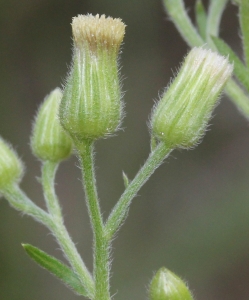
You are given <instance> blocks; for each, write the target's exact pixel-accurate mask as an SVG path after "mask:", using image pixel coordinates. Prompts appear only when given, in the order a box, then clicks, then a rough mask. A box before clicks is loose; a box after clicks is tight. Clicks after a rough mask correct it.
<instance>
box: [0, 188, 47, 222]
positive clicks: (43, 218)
mask: <svg viewBox="0 0 249 300" xmlns="http://www.w3.org/2000/svg"><path fill="white" fill-rule="evenodd" d="M1 193H2V194H3V196H4V197H5V198H6V199H7V200H8V201H9V203H10V205H11V206H12V207H14V208H15V209H17V210H19V211H20V212H22V213H24V214H27V215H29V216H31V217H33V218H34V219H36V220H37V221H39V222H41V223H42V224H44V225H45V226H46V227H48V228H50V227H51V224H52V223H53V222H52V219H51V217H50V215H49V214H48V213H47V212H45V211H44V210H43V209H41V208H40V207H39V206H37V205H36V204H35V203H34V202H33V201H31V200H30V199H29V198H28V197H27V195H26V194H25V193H24V192H23V191H22V190H21V189H20V187H19V186H18V185H16V184H13V185H10V186H8V187H6V188H5V189H4V191H1Z"/></svg>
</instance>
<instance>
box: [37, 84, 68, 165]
mask: <svg viewBox="0 0 249 300" xmlns="http://www.w3.org/2000/svg"><path fill="white" fill-rule="evenodd" d="M61 98H62V93H61V90H60V89H59V88H57V89H55V90H54V91H52V92H51V93H50V94H49V95H48V96H47V97H46V98H45V100H44V102H43V103H42V104H41V106H40V108H39V110H38V113H37V117H36V120H35V122H34V127H33V134H32V137H31V147H32V150H33V153H34V154H35V156H37V157H38V158H39V159H41V160H43V161H46V160H49V161H53V162H59V161H61V160H64V159H66V158H67V157H68V156H69V155H70V154H71V150H72V141H71V139H70V137H69V136H68V135H67V133H66V132H65V131H64V130H63V128H62V126H61V124H60V121H59V117H58V111H59V105H60V101H61Z"/></svg>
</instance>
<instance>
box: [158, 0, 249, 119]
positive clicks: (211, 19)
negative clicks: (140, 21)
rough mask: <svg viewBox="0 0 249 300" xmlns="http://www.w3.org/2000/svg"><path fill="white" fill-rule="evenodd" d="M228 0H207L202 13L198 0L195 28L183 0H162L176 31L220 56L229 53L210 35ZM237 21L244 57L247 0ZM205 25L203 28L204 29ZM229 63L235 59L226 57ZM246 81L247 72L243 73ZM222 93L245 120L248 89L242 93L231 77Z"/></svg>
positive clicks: (247, 39)
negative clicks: (238, 21) (240, 32)
mask: <svg viewBox="0 0 249 300" xmlns="http://www.w3.org/2000/svg"><path fill="white" fill-rule="evenodd" d="M228 1H229V0H221V1H217V0H210V1H209V8H208V12H207V15H206V12H205V10H204V5H203V3H202V1H201V0H197V1H196V9H195V12H196V20H197V25H198V28H195V26H194V25H193V23H192V21H191V19H190V18H189V16H188V14H187V12H186V8H185V6H184V1H183V0H163V3H164V5H165V8H166V11H167V13H168V14H169V16H170V18H171V20H172V22H173V23H174V24H175V26H176V28H177V30H178V31H179V33H180V34H181V36H182V38H183V39H184V40H185V41H186V43H187V44H188V45H189V46H190V47H195V46H202V47H209V48H211V49H213V50H216V51H217V50H219V52H221V54H222V55H227V56H229V52H227V51H225V52H224V51H220V49H219V47H217V44H216V43H215V42H214V40H213V37H218V35H219V28H220V21H221V18H222V14H223V12H224V10H225V7H226V4H227V3H228ZM239 7H240V13H239V17H240V24H241V30H242V41H243V44H244V52H245V57H246V60H247V53H246V51H248V50H247V49H248V45H249V34H248V31H249V30H248V28H249V18H248V15H249V4H248V1H247V0H241V1H240V4H239ZM205 27H206V28H205ZM230 61H231V63H234V65H235V67H236V65H237V62H236V61H234V60H233V59H232V58H231V57H230ZM245 76H246V77H247V80H248V74H245ZM225 92H226V94H227V95H228V96H229V98H230V99H231V100H232V101H233V102H234V104H235V105H236V106H237V108H238V109H239V110H240V111H241V113H242V114H243V115H244V116H245V117H246V118H247V119H249V95H248V93H249V90H248V89H247V91H246V92H245V91H244V90H243V88H242V87H241V86H240V84H238V83H237V82H236V81H235V80H234V79H231V80H230V81H229V82H228V83H227V87H226V89H225Z"/></svg>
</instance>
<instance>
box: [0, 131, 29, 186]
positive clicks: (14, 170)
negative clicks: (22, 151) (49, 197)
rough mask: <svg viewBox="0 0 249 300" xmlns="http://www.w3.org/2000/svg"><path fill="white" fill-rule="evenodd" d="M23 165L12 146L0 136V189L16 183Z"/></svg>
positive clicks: (20, 176)
mask: <svg viewBox="0 0 249 300" xmlns="http://www.w3.org/2000/svg"><path fill="white" fill-rule="evenodd" d="M23 171H24V167H23V163H22V162H21V160H20V159H19V158H18V156H17V154H16V153H15V151H14V150H13V149H12V147H11V146H10V145H9V144H7V143H6V142H5V141H4V140H3V139H2V138H1V137H0V190H4V189H5V188H7V187H8V185H10V184H13V183H18V182H19V181H20V180H21V178H22V176H23V173H24V172H23Z"/></svg>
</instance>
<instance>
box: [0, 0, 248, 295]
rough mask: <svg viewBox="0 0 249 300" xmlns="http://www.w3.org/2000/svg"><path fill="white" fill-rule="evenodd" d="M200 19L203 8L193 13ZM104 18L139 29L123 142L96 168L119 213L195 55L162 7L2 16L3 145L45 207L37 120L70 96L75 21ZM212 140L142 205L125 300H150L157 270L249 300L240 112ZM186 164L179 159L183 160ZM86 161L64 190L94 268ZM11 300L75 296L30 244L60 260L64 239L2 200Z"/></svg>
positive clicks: (128, 227)
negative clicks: (165, 103) (176, 79)
mask: <svg viewBox="0 0 249 300" xmlns="http://www.w3.org/2000/svg"><path fill="white" fill-rule="evenodd" d="M185 2H186V5H187V6H188V7H189V8H190V14H192V12H193V9H194V8H193V7H194V1H185ZM236 9H237V8H236V6H232V5H229V6H228V8H227V10H226V12H225V18H224V20H223V22H222V31H221V32H222V38H224V39H225V40H226V41H227V42H228V44H229V45H231V46H232V48H233V49H234V50H235V51H237V53H238V55H240V51H241V50H240V48H239V42H238V41H239V38H238V36H237V33H238V23H237V19H236V16H237V10H236ZM88 12H89V13H93V14H96V13H100V14H103V13H105V14H106V15H111V16H113V17H120V18H122V19H123V20H124V22H125V23H126V24H127V25H128V27H127V33H126V36H125V44H124V45H123V53H122V55H121V60H120V62H121V64H122V69H121V71H122V74H123V75H124V81H123V84H124V90H125V91H126V94H125V98H124V100H125V103H126V114H127V116H126V118H125V120H124V124H123V128H124V129H125V131H120V132H119V134H118V135H117V136H116V137H113V138H111V139H108V140H101V141H100V142H98V144H97V150H98V155H97V156H96V164H97V166H98V168H97V177H98V181H99V194H100V197H101V206H102V208H103V211H105V212H109V211H110V208H111V207H112V206H113V205H114V203H115V202H116V201H117V199H118V196H119V195H120V194H121V193H122V191H123V179H122V170H123V171H124V172H125V173H126V174H127V176H128V178H132V177H133V176H134V174H135V173H136V171H137V169H138V168H139V167H140V166H141V165H142V163H143V162H144V161H145V158H146V157H147V155H148V153H149V134H148V129H147V125H146V122H147V121H148V119H149V117H148V116H149V114H150V112H151V108H152V106H153V104H154V101H153V100H156V99H157V98H158V91H160V93H161V92H162V91H163V89H164V87H165V86H166V85H167V83H168V82H169V80H170V77H171V76H172V71H171V70H173V73H174V72H175V70H176V66H178V65H179V62H180V61H182V56H183V55H185V54H186V51H187V48H186V45H185V44H184V42H183V41H182V39H181V38H180V37H179V35H178V33H177V31H176V30H175V28H174V26H173V25H172V24H171V23H170V22H169V21H168V20H167V18H166V15H165V13H164V12H163V6H162V4H161V1H160V0H156V1H155V0H147V1H142V0H130V1H125V0H109V1H107V0H92V1H90V0H65V1H59V0H50V1H48V0H22V1H17V0H9V1H2V2H1V6H0V54H1V55H0V78H1V80H0V123H1V126H0V128H1V135H2V136H3V137H4V138H5V139H6V140H9V141H10V142H11V144H12V145H16V147H15V149H16V150H17V151H18V153H19V155H20V156H21V157H22V160H24V161H25V163H26V165H27V170H28V171H27V174H26V176H25V178H24V182H23V184H22V186H23V188H24V189H25V190H26V191H27V193H28V194H29V195H30V197H31V198H32V199H34V200H36V202H37V203H38V204H40V205H43V202H42V198H41V189H40V187H39V183H38V182H37V180H36V178H35V176H38V177H39V176H40V173H39V163H38V162H37V160H36V159H35V158H33V156H32V155H31V151H30V149H29V135H30V133H31V127H32V126H31V120H33V116H34V114H35V111H36V109H37V107H38V105H39V104H40V103H41V101H42V99H43V98H44V96H45V95H47V94H48V93H49V92H50V91H51V90H53V89H54V88H55V87H56V86H60V85H62V84H63V80H64V79H65V77H66V73H67V71H68V64H69V63H70V60H71V57H70V56H71V44H72V41H71V26H70V23H71V18H72V17H73V16H75V15H77V14H85V13H88ZM212 124H213V125H212V126H211V127H210V130H211V131H210V132H208V133H207V135H206V136H205V138H204V140H203V142H202V144H201V145H200V146H198V148H196V149H195V150H193V151H181V152H174V153H173V154H172V156H171V158H170V159H169V160H168V161H167V163H166V164H164V165H163V166H162V167H161V168H160V169H159V170H157V172H156V173H155V174H154V175H153V177H152V178H151V180H150V181H149V182H148V183H147V184H146V185H145V187H144V188H143V189H142V190H141V192H140V193H139V196H138V197H137V198H136V199H135V201H134V203H133V204H132V207H131V210H130V215H129V218H128V220H127V222H126V224H125V225H124V227H123V228H122V230H121V231H120V232H119V237H118V239H116V240H115V242H114V248H115V254H114V257H113V273H114V276H113V277H112V292H113V293H116V292H118V294H117V295H116V296H115V299H120V300H125V299H137V300H142V299H145V298H146V289H145V286H146V285H147V286H148V284H149V280H150V278H151V277H152V270H154V271H155V270H158V269H159V268H160V267H161V266H163V265H164V266H166V267H167V268H169V269H170V270H172V271H174V272H176V273H177V274H179V275H180V276H181V277H182V278H184V279H187V280H188V283H189V286H190V288H191V290H193V292H194V295H195V298H196V299H201V300H209V299H213V300H218V299H226V300H237V299H240V300H247V299H248V298H249V289H248V280H249V255H248V253H249V251H248V250H249V234H248V232H249V200H248V195H249V186H248V178H249V155H248V148H249V134H248V133H249V132H248V124H247V122H246V121H245V119H244V118H243V117H242V116H240V114H239V113H238V112H237V111H236V109H235V108H234V106H233V105H232V104H231V103H230V102H229V101H227V100H226V99H223V100H222V103H221V105H220V106H219V107H218V108H217V110H216V113H215V117H214V118H213V120H212ZM176 158H177V159H176ZM77 164H78V163H77V161H76V160H75V159H70V160H69V161H67V162H66V163H64V164H63V165H62V166H61V168H60V170H59V175H58V178H57V182H58V185H57V190H58V194H59V196H60V198H61V201H62V207H63V213H64V215H65V217H66V223H67V225H68V226H69V230H70V233H71V235H72V236H73V238H74V240H75V242H76V243H77V245H78V248H79V250H80V252H81V253H82V255H83V257H84V258H85V259H86V261H87V264H88V265H89V266H90V265H91V230H90V226H89V220H88V217H87V213H86V207H85V205H84V202H83V199H81V198H82V190H81V183H80V181H79V180H78V178H80V172H79V169H78V168H77ZM0 241H1V242H0V298H1V299H9V300H17V299H18V300H19V299H26V300H31V299H36V300H40V299H45V298H47V299H61V300H64V299H67V300H71V299H72V300H73V299H76V298H77V296H74V295H73V293H71V292H70V291H69V290H67V289H66V288H65V287H64V286H63V285H61V283H60V282H59V281H57V280H56V279H54V278H53V277H52V276H50V275H48V274H47V273H46V271H44V270H42V269H39V268H38V267H37V266H36V265H35V264H34V263H33V262H32V261H30V260H29V259H28V257H27V256H26V254H25V252H24V251H23V249H22V247H21V243H31V244H32V245H35V246H37V247H39V248H41V249H43V250H44V251H46V252H48V253H50V254H51V255H54V256H56V257H58V258H60V259H63V257H61V256H62V255H61V253H60V252H59V251H58V250H53V249H56V247H57V246H56V244H55V243H53V237H51V236H50V235H48V232H47V230H46V229H45V228H43V227H41V225H39V224H36V223H35V222H34V221H33V220H31V219H28V218H26V217H22V218H20V215H18V213H17V212H16V211H14V210H12V209H10V208H9V206H8V204H7V202H6V201H5V200H4V199H0Z"/></svg>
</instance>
